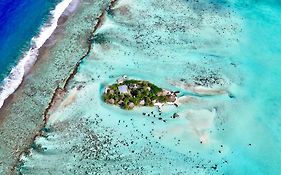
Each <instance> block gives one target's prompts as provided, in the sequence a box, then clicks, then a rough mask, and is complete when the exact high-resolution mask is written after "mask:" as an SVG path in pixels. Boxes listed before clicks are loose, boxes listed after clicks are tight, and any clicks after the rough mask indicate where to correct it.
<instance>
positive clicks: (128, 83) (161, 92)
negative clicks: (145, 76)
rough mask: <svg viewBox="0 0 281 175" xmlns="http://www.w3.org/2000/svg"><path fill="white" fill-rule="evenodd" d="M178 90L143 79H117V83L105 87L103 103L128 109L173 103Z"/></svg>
mask: <svg viewBox="0 0 281 175" xmlns="http://www.w3.org/2000/svg"><path fill="white" fill-rule="evenodd" d="M177 93H178V92H172V91H168V90H165V89H162V88H160V87H157V86H156V85H154V84H152V83H150V82H148V81H143V80H134V79H131V80H127V79H124V78H123V79H119V80H117V83H115V84H112V85H110V86H108V87H106V88H105V91H104V93H103V100H104V102H105V103H108V104H112V105H117V106H119V107H121V108H122V109H126V110H130V109H133V108H134V107H136V106H154V105H157V106H159V105H162V104H164V103H172V104H173V103H174V102H175V101H176V99H177Z"/></svg>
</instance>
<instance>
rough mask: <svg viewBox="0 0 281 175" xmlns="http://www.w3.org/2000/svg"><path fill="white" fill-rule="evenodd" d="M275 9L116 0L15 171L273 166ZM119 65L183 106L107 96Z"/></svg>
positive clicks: (245, 174)
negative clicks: (113, 101) (175, 95)
mask: <svg viewBox="0 0 281 175" xmlns="http://www.w3.org/2000/svg"><path fill="white" fill-rule="evenodd" d="M280 12H281V6H280V4H279V3H278V2H277V1H264V2H262V1H245V2H238V1H237V2H236V1H182V0H178V1H172V0H167V1H160V0H155V1H152V0H139V1H133V0H120V1H118V2H117V4H116V5H115V6H114V7H113V9H111V10H107V13H106V15H105V18H104V22H103V23H102V25H101V26H100V27H99V28H98V30H97V31H96V33H95V36H94V37H93V38H92V48H91V52H90V53H89V55H88V56H87V57H86V58H85V59H84V60H83V61H82V63H81V64H80V67H79V70H78V73H77V74H76V76H75V77H74V79H73V80H72V81H71V83H70V84H69V86H68V92H67V94H66V95H65V97H64V99H63V100H62V101H61V102H58V104H57V105H55V107H53V109H52V110H51V111H52V112H51V113H50V117H49V120H48V122H47V125H46V127H45V128H44V129H43V136H42V137H38V138H37V139H36V140H35V143H34V144H33V146H32V148H31V150H30V151H31V152H30V154H28V155H25V156H23V157H22V164H21V165H20V166H19V167H18V171H19V172H21V173H23V174H188V175H192V174H197V175H206V174H225V175H233V174H234V175H249V174H251V175H252V174H255V175H264V174H274V175H275V174H280V169H281V166H280V161H281V142H280V131H281V119H280V103H279V101H280V100H279V99H280V97H281V88H280V85H279V82H280V77H281V75H280V74H281V68H280V64H281V63H280V61H279V57H280V54H281V50H280V44H279V42H280V40H281V28H280V25H281V24H280V23H281V21H280V20H279V19H280V17H281V13H280ZM122 75H127V76H128V77H129V78H134V79H144V80H148V81H151V82H152V83H154V84H156V85H158V86H160V87H163V88H166V89H169V90H179V91H180V97H179V99H178V104H179V107H175V106H173V105H165V106H164V107H163V108H162V112H159V111H157V109H156V108H144V107H142V108H137V109H134V110H131V111H126V110H122V109H120V108H118V107H115V106H110V105H108V104H105V103H104V102H103V100H102V98H101V96H102V93H103V90H104V88H105V86H107V85H108V84H111V83H113V82H114V81H115V80H116V79H117V78H119V77H121V76H122ZM143 113H145V115H144V114H143ZM174 113H177V114H179V118H176V119H174V118H171V116H172V115H173V114H174Z"/></svg>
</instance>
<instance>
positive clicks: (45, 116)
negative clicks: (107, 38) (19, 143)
mask: <svg viewBox="0 0 281 175" xmlns="http://www.w3.org/2000/svg"><path fill="white" fill-rule="evenodd" d="M116 3H117V0H111V1H110V4H109V5H108V7H106V8H105V9H104V10H102V13H101V15H99V17H98V18H97V23H96V25H95V26H94V29H93V31H92V32H91V35H90V37H89V39H88V50H87V52H86V54H85V55H84V56H82V57H81V58H80V59H79V60H78V62H77V63H76V64H75V66H74V68H73V70H72V71H71V73H70V74H69V76H68V77H67V78H66V79H65V81H64V85H63V87H62V88H61V87H60V86H57V88H56V89H55V90H54V93H53V95H52V98H51V100H50V102H49V103H48V106H47V107H46V109H45V110H44V113H43V124H42V125H41V126H39V128H41V129H40V130H39V131H38V132H37V133H36V134H35V135H34V137H33V139H32V142H31V143H30V145H31V144H32V143H33V142H34V141H35V139H36V138H37V137H40V136H42V133H43V132H42V131H43V129H44V128H45V126H46V124H47V121H48V113H49V111H50V109H51V108H52V106H53V104H54V103H55V99H56V97H57V96H58V95H59V94H61V93H62V92H66V88H67V85H68V84H69V82H70V81H71V80H72V79H73V78H74V76H75V75H76V74H77V72H78V68H79V66H80V64H81V62H82V61H83V59H84V58H85V57H87V56H88V55H89V53H90V51H91V48H92V43H91V38H93V36H94V35H95V32H96V31H97V29H98V28H99V27H100V26H101V25H102V23H103V21H104V17H105V15H106V12H107V10H108V9H112V8H113V7H114V5H115V4H116ZM29 150H30V147H26V148H25V149H24V150H23V151H22V152H21V153H20V154H19V157H18V158H17V161H16V162H17V163H15V164H14V165H13V166H12V167H11V172H15V170H16V168H17V167H18V166H19V165H20V163H21V157H22V155H24V154H28V152H29Z"/></svg>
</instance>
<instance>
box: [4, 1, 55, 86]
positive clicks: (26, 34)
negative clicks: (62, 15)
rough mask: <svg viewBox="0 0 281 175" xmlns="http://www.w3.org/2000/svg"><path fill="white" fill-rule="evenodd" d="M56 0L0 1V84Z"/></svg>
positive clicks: (38, 29) (46, 18)
mask: <svg viewBox="0 0 281 175" xmlns="http://www.w3.org/2000/svg"><path fill="white" fill-rule="evenodd" d="M57 2H58V0H35V1H34V0H0V43H1V44H0V84H1V82H2V81H3V79H4V78H5V77H6V76H8V74H9V72H10V71H11V69H12V68H13V67H14V66H15V65H16V64H17V62H18V60H19V59H20V58H21V56H22V54H23V53H24V52H25V51H27V50H28V49H29V47H30V46H31V43H30V42H31V39H32V37H34V36H36V35H37V34H38V33H39V31H40V28H41V27H42V26H43V24H44V23H45V22H46V21H47V20H48V18H49V17H50V15H51V14H50V11H51V10H52V9H54V8H55V5H56V4H57Z"/></svg>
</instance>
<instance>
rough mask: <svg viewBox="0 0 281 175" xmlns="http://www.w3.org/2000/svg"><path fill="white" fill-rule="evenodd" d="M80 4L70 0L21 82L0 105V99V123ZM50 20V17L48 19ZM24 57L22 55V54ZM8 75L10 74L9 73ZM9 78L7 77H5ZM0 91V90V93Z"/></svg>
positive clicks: (46, 57)
mask: <svg viewBox="0 0 281 175" xmlns="http://www.w3.org/2000/svg"><path fill="white" fill-rule="evenodd" d="M80 4H81V1H80V0H71V2H70V3H69V5H68V7H67V8H66V9H64V12H63V13H62V14H61V16H60V17H59V18H58V20H57V26H56V28H55V30H54V31H53V32H52V34H51V35H50V37H49V38H48V39H47V40H46V41H45V42H44V44H43V45H42V46H41V47H40V48H39V49H38V55H37V56H36V60H35V61H34V63H33V65H32V66H31V67H29V69H27V70H26V72H25V75H24V76H23V77H22V81H21V83H20V84H19V85H18V86H17V87H16V89H15V90H14V92H13V93H11V94H10V95H8V96H7V98H6V99H4V100H3V104H2V105H1V99H0V124H1V123H2V122H4V121H5V118H6V115H5V113H6V112H5V111H6V110H7V109H8V107H9V105H10V104H11V102H12V99H13V98H16V92H17V90H19V89H21V88H23V86H24V85H25V83H26V79H27V78H28V77H29V75H30V74H31V72H32V71H33V69H34V67H35V66H36V65H38V64H40V61H42V60H43V59H48V52H49V51H50V50H51V49H52V48H53V47H54V46H55V44H56V43H57V42H58V40H60V39H61V38H62V37H63V29H64V25H65V23H66V22H67V20H68V18H69V17H70V16H71V15H73V14H74V13H75V10H77V8H79V5H80ZM50 20H51V19H50ZM48 24H49V20H48V21H47V22H46V23H45V24H44V25H43V27H42V28H41V30H42V29H43V28H44V26H45V25H48ZM22 57H24V56H22ZM9 76H10V75H9ZM6 78H9V77H6ZM1 93H2V92H0V95H1Z"/></svg>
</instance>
